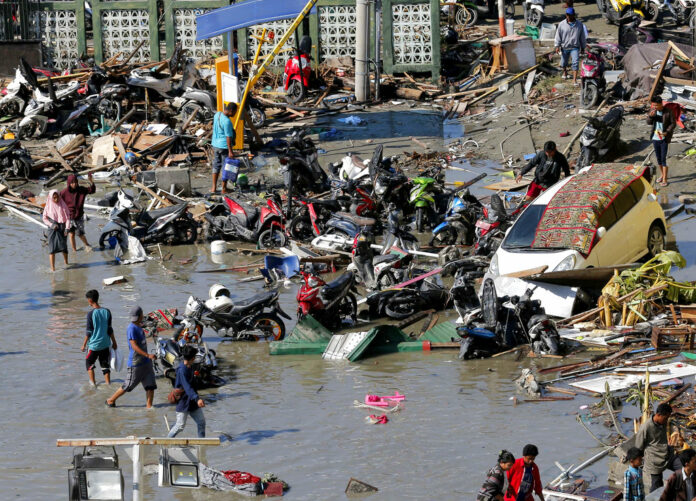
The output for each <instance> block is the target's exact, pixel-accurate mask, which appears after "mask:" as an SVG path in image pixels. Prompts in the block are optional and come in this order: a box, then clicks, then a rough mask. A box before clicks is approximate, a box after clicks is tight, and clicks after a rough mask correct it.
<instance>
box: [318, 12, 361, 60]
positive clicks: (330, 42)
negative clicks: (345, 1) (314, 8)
mask: <svg viewBox="0 0 696 501" xmlns="http://www.w3.org/2000/svg"><path fill="white" fill-rule="evenodd" d="M355 26H356V17H355V7H354V6H352V5H340V6H339V5H337V6H320V7H319V40H320V41H321V43H320V44H319V47H320V50H321V53H320V55H319V57H320V58H321V60H322V61H323V60H325V59H327V58H329V57H338V56H355Z"/></svg>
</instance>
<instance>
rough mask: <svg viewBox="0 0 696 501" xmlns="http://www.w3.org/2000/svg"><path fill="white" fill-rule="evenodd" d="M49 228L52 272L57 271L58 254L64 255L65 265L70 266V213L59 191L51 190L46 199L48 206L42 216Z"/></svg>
mask: <svg viewBox="0 0 696 501" xmlns="http://www.w3.org/2000/svg"><path fill="white" fill-rule="evenodd" d="M41 219H43V222H44V224H45V225H46V226H48V259H49V262H50V263H51V271H56V254H58V253H59V252H60V253H62V254H63V260H64V261H65V264H66V265H67V264H68V240H67V238H66V235H67V232H68V230H67V225H68V222H69V221H70V211H69V209H68V206H67V205H65V201H64V200H63V199H62V198H61V197H60V194H59V193H58V191H57V190H51V191H50V192H49V193H48V198H46V206H45V207H44V210H43V215H42V216H41Z"/></svg>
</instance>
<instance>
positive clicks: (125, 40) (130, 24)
mask: <svg viewBox="0 0 696 501" xmlns="http://www.w3.org/2000/svg"><path fill="white" fill-rule="evenodd" d="M101 22H102V47H103V50H104V59H109V58H110V57H113V56H115V55H116V54H118V53H119V52H121V53H123V54H130V53H131V52H132V51H133V49H135V48H136V47H137V46H138V44H139V43H140V42H141V41H142V40H147V41H148V42H149V40H150V25H149V22H150V17H149V15H148V12H147V10H145V9H132V10H125V9H114V10H104V11H102V13H101ZM148 42H146V43H144V44H143V45H142V47H140V49H139V50H138V52H137V53H136V54H135V56H133V59H131V62H133V61H140V62H147V61H150V44H149V43H148Z"/></svg>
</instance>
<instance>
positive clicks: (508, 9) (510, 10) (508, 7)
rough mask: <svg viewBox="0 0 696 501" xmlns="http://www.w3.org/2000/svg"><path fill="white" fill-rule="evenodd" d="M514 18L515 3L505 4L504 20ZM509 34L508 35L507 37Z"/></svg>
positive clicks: (508, 2)
mask: <svg viewBox="0 0 696 501" xmlns="http://www.w3.org/2000/svg"><path fill="white" fill-rule="evenodd" d="M514 17H515V2H514V1H507V2H505V18H506V19H513V18H514ZM509 34H510V33H508V35H509Z"/></svg>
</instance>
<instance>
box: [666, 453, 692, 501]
mask: <svg viewBox="0 0 696 501" xmlns="http://www.w3.org/2000/svg"><path fill="white" fill-rule="evenodd" d="M679 460H680V461H681V463H682V464H683V465H684V466H683V467H682V468H680V469H678V470H676V471H675V472H674V473H673V474H672V476H671V477H669V478H668V479H667V484H665V490H664V491H662V495H661V496H660V501H692V500H693V499H694V497H696V475H694V472H695V471H696V451H694V450H693V449H685V450H683V451H681V452H680V453H679Z"/></svg>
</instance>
